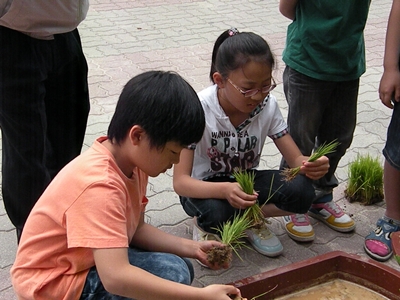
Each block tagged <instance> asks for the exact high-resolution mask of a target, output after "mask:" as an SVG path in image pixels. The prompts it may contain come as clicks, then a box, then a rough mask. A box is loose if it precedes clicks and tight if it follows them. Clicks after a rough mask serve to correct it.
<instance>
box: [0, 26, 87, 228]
mask: <svg viewBox="0 0 400 300" xmlns="http://www.w3.org/2000/svg"><path fill="white" fill-rule="evenodd" d="M87 73H88V67H87V63H86V59H85V56H84V54H83V52H82V45H81V41H80V37H79V33H78V31H77V30H74V31H72V32H68V33H64V34H59V35H55V38H54V39H53V40H39V39H34V38H31V37H29V36H27V35H25V34H22V33H20V32H18V31H14V30H11V29H8V28H5V27H1V26H0V127H1V133H2V195H3V200H4V205H5V208H6V211H7V214H8V216H9V218H10V220H11V222H12V223H13V224H14V225H15V227H16V228H17V231H19V232H20V231H21V230H22V228H23V226H24V224H25V221H26V219H27V217H28V215H29V213H30V211H31V209H32V207H33V206H34V204H35V203H36V201H37V200H38V198H39V197H40V195H41V194H42V192H43V191H44V189H45V188H46V186H47V185H48V184H49V182H50V181H51V180H52V178H53V177H54V176H55V175H56V174H57V172H58V171H59V170H60V169H61V168H62V167H63V166H65V164H67V163H68V162H69V161H70V160H71V159H73V158H74V157H76V156H77V155H78V154H79V153H80V151H81V148H82V144H83V139H84V135H85V130H86V123H87V117H88V114H89V108H90V104H89V93H88V83H87ZM54 200H55V201H62V195H60V199H59V200H57V199H54Z"/></svg>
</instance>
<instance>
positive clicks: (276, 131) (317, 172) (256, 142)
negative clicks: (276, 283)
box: [173, 29, 329, 257]
mask: <svg viewBox="0 0 400 300" xmlns="http://www.w3.org/2000/svg"><path fill="white" fill-rule="evenodd" d="M274 66H275V60H274V56H273V54H272V52H271V50H270V47H269V45H268V44H267V42H266V41H265V40H264V39H263V38H262V37H261V36H259V35H257V34H255V33H251V32H242V33H239V32H238V31H237V30H236V29H230V30H226V31H224V32H223V33H222V34H221V35H220V36H219V37H218V39H217V40H216V42H215V45H214V50H213V53H212V62H211V71H210V79H211V81H212V83H213V84H212V85H211V86H210V87H208V88H206V89H204V90H203V91H201V92H200V93H198V96H199V98H200V100H201V103H202V105H203V109H204V112H205V116H206V128H205V130H204V133H203V136H202V139H201V140H200V142H198V143H197V144H196V145H192V147H190V149H184V150H182V153H181V159H180V162H179V164H177V165H176V166H175V167H174V179H173V180H174V188H175V191H176V192H177V193H178V194H179V195H180V201H181V204H182V206H183V208H184V210H185V211H186V213H187V214H188V215H190V216H192V217H194V225H195V226H194V229H193V238H194V239H195V240H200V239H218V236H217V235H216V231H215V228H217V227H219V226H221V225H222V224H223V223H224V222H226V221H227V220H229V219H232V217H233V216H234V215H237V214H239V213H241V212H243V210H244V209H246V208H247V207H249V206H251V205H254V204H255V203H258V204H259V205H261V206H263V207H262V210H263V213H264V215H265V217H266V218H268V217H274V216H283V215H289V214H293V213H304V212H306V211H307V210H308V208H309V207H310V205H311V200H312V199H313V198H314V189H313V186H312V180H315V179H318V178H320V177H322V176H323V175H324V174H325V173H326V172H327V170H328V168H329V160H328V158H327V157H325V156H323V157H321V158H320V159H318V160H317V161H315V162H313V163H310V162H307V159H308V157H307V156H303V155H302V154H301V152H300V150H299V149H298V147H297V146H296V144H295V143H294V141H293V140H292V138H291V137H290V135H289V133H288V130H287V125H286V123H285V121H284V119H283V117H282V114H281V112H280V110H279V107H278V104H277V101H276V98H275V97H274V96H273V95H272V94H271V91H272V90H273V89H274V88H275V87H276V83H275V80H274V79H273V77H272V70H273V69H274ZM267 137H269V138H270V140H272V141H273V142H274V143H275V145H276V147H277V148H278V149H279V150H280V152H281V153H282V155H283V156H284V157H285V159H286V160H287V161H288V163H289V166H290V167H298V166H301V174H302V175H301V176H297V177H296V178H295V179H293V180H292V181H291V182H285V181H283V177H282V175H281V174H280V171H279V170H260V169H259V167H260V160H261V154H262V150H263V147H264V144H265V142H266V138H267ZM235 170H246V171H249V172H254V173H255V187H254V190H255V191H254V193H253V194H252V195H248V194H246V193H245V192H243V190H242V189H241V188H240V186H239V184H238V183H237V182H235V179H234V177H233V176H232V173H233V172H234V171H235ZM269 195H272V197H271V198H270V199H269V200H268V203H265V202H266V201H267V199H268V198H269V197H268V196H269ZM264 204H265V205H264ZM264 225H265V224H264ZM247 236H248V240H249V242H250V243H251V244H252V246H253V247H254V248H255V249H256V250H257V251H258V252H260V253H261V254H264V255H266V256H270V257H274V256H278V255H280V254H281V253H282V251H283V247H282V245H281V243H280V241H279V239H278V238H277V237H276V236H275V235H274V234H273V233H272V232H270V231H269V230H268V228H267V227H266V226H264V227H262V228H261V229H255V228H253V229H251V230H248V231H247Z"/></svg>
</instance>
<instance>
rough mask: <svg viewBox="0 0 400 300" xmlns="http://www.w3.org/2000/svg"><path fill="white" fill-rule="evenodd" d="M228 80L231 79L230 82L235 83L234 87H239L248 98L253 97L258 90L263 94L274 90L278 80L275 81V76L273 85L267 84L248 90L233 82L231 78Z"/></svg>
mask: <svg viewBox="0 0 400 300" xmlns="http://www.w3.org/2000/svg"><path fill="white" fill-rule="evenodd" d="M228 81H229V83H230V84H232V85H233V87H234V88H235V89H237V90H238V91H239V92H240V93H241V94H242V95H243V96H245V97H246V98H250V97H253V96H255V95H257V94H258V92H260V91H261V93H263V94H267V93H269V92H270V91H272V90H273V89H274V88H276V82H275V80H274V78H272V84H271V85H266V86H264V87H262V88H261V89H251V90H246V91H244V90H242V89H241V88H240V87H238V86H237V85H236V84H234V83H233V82H232V80H230V79H229V78H228Z"/></svg>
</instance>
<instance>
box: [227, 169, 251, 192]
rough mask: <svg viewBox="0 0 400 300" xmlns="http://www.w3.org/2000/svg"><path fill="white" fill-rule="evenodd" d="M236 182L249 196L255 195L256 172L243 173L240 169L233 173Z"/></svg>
mask: <svg viewBox="0 0 400 300" xmlns="http://www.w3.org/2000/svg"><path fill="white" fill-rule="evenodd" d="M232 175H233V177H234V178H235V180H236V182H237V183H239V185H240V187H241V188H242V190H243V192H245V193H246V194H249V195H253V193H254V178H255V177H256V174H255V173H254V172H247V171H242V170H240V169H236V170H235V171H233V173H232Z"/></svg>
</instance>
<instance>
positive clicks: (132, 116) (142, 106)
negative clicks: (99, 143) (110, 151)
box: [107, 71, 205, 148]
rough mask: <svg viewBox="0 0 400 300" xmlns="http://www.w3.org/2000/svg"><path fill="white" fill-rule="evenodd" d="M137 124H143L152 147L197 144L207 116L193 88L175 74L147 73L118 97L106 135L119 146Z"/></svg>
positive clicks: (134, 79) (129, 84)
mask: <svg viewBox="0 0 400 300" xmlns="http://www.w3.org/2000/svg"><path fill="white" fill-rule="evenodd" d="M134 125H140V126H141V127H142V128H143V129H144V130H145V131H146V134H147V135H148V137H149V140H150V145H151V147H156V148H163V147H164V146H165V144H166V143H167V142H170V141H173V142H177V143H179V144H180V145H182V146H188V145H190V144H192V143H197V142H198V141H199V140H200V139H201V137H202V135H203V131H204V127H205V117H204V111H203V108H202V106H201V104H200V100H199V98H198V96H197V94H196V92H195V91H194V89H193V88H192V87H191V86H190V84H189V83H187V82H186V81H185V80H184V79H183V78H182V77H181V76H180V75H178V74H176V73H174V72H164V71H148V72H145V73H142V74H140V75H137V76H135V77H133V78H132V79H131V80H129V81H128V83H127V84H126V85H125V87H124V89H123V90H122V93H121V95H120V97H119V100H118V103H117V106H116V109H115V112H114V115H113V117H112V119H111V122H110V125H109V127H108V133H107V136H108V138H109V139H110V140H111V141H112V142H116V143H117V144H120V143H121V142H122V141H123V140H124V139H125V138H126V136H127V134H128V132H129V130H130V129H131V128H132V126H134Z"/></svg>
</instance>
